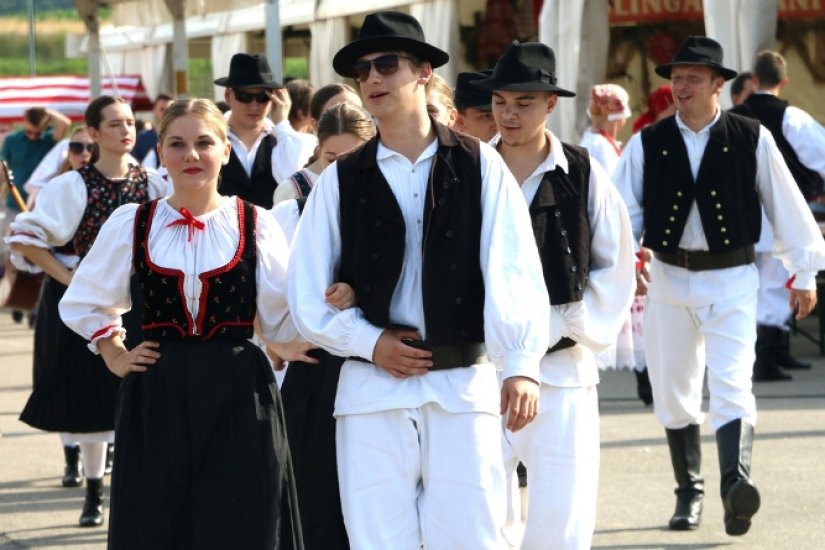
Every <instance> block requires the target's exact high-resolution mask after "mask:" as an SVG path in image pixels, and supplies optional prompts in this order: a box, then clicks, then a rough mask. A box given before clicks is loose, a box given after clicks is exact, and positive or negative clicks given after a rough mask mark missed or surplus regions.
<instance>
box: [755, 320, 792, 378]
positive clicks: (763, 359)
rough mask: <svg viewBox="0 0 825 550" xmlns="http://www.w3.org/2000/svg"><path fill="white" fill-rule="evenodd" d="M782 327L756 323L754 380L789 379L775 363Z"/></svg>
mask: <svg viewBox="0 0 825 550" xmlns="http://www.w3.org/2000/svg"><path fill="white" fill-rule="evenodd" d="M781 338H782V329H781V328H779V327H771V326H768V325H756V361H754V363H753V381H754V382H778V381H782V380H790V379H791V376H790V375H789V374H785V373H784V372H782V369H780V368H779V365H778V364H777V363H776V357H777V351H778V349H779V346H780V339H781Z"/></svg>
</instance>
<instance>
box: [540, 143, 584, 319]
mask: <svg viewBox="0 0 825 550" xmlns="http://www.w3.org/2000/svg"><path fill="white" fill-rule="evenodd" d="M562 150H563V152H564V156H565V157H566V158H567V163H568V173H567V174H565V173H564V171H563V170H562V169H561V168H558V167H557V168H556V169H555V170H553V171H552V172H545V173H544V177H543V178H542V180H541V183H540V184H539V188H538V191H536V196H535V197H533V202H532V203H531V204H530V218H531V219H532V222H533V234H534V235H535V237H536V245H537V246H538V249H539V256H540V257H541V265H542V268H543V270H544V282H545V284H546V285H547V291H548V293H549V294H550V303H551V304H553V305H560V304H566V303H569V302H578V301H581V299H582V294H583V293H584V286H585V284H586V283H587V277H588V273H589V271H590V241H591V233H590V217H589V215H588V212H587V199H588V197H589V194H590V157H589V156H588V154H587V150H585V149H583V148H582V147H577V146H575V145H569V144H567V143H562Z"/></svg>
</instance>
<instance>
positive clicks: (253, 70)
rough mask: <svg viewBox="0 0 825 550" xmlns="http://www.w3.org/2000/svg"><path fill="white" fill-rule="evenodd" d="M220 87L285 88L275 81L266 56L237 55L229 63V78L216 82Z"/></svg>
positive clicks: (225, 77) (219, 79)
mask: <svg viewBox="0 0 825 550" xmlns="http://www.w3.org/2000/svg"><path fill="white" fill-rule="evenodd" d="M215 84H216V85H218V86H226V87H227V88H283V86H281V84H280V82H278V81H277V80H275V75H274V74H273V73H272V69H270V68H269V61H267V60H266V56H265V55H249V54H247V53H236V54H235V55H233V56H232V60H231V61H230V62H229V76H223V77H221V78H218V79H217V80H215Z"/></svg>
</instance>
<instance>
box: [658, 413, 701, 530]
mask: <svg viewBox="0 0 825 550" xmlns="http://www.w3.org/2000/svg"><path fill="white" fill-rule="evenodd" d="M665 431H666V432H667V444H668V447H670V461H671V463H672V464H673V474H674V476H675V477H676V483H677V484H678V487H677V488H676V491H675V492H676V509H675V510H674V512H673V517H671V518H670V523H669V524H668V526H669V527H670V528H671V529H672V530H674V531H688V530H692V529H696V528H697V527H699V521H700V520H701V519H702V497H703V496H704V494H705V483H704V479H702V475H701V474H700V470H701V467H702V446H701V443H700V441H699V426H698V425H696V424H690V425H688V426H687V427H686V428H682V429H680V430H665Z"/></svg>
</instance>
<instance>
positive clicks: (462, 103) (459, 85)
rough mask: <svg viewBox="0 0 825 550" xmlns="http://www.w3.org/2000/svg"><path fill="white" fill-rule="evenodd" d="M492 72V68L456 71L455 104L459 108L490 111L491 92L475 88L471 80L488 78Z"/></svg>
mask: <svg viewBox="0 0 825 550" xmlns="http://www.w3.org/2000/svg"><path fill="white" fill-rule="evenodd" d="M492 74H493V70H492V69H487V70H484V71H478V72H466V73H458V76H457V77H456V81H455V100H454V103H455V106H456V107H458V108H459V109H468V108H473V109H478V110H480V111H491V110H492V109H493V94H492V93H491V92H490V91H489V90H482V89H481V88H476V87H475V86H473V85H472V84H471V82H473V81H474V80H481V79H483V78H489V77H490V75H492Z"/></svg>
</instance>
